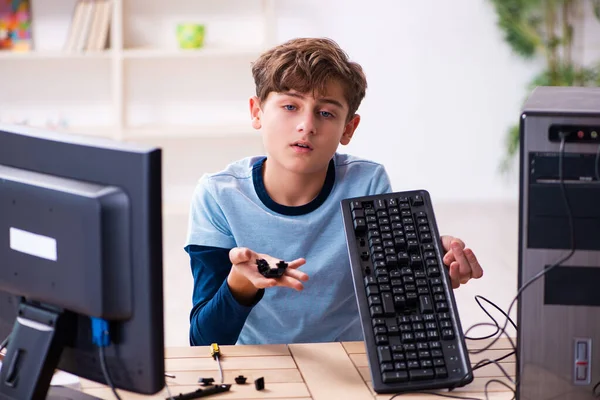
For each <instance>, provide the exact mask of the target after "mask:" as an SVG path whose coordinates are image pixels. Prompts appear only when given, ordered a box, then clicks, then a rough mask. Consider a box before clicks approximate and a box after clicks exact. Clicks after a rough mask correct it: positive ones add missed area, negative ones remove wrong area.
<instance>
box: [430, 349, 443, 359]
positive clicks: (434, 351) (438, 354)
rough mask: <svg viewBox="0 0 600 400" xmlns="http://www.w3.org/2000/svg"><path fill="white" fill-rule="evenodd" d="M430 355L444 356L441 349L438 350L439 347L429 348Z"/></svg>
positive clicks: (435, 356)
mask: <svg viewBox="0 0 600 400" xmlns="http://www.w3.org/2000/svg"><path fill="white" fill-rule="evenodd" d="M431 357H433V358H438V357H444V354H443V353H442V350H440V349H436V350H431Z"/></svg>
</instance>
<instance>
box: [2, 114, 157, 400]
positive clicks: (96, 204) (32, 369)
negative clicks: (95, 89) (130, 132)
mask: <svg viewBox="0 0 600 400" xmlns="http://www.w3.org/2000/svg"><path fill="white" fill-rule="evenodd" d="M161 168H162V166H161V150H160V149H158V148H153V147H143V146H139V145H134V144H128V143H123V142H117V141H112V140H108V139H101V138H91V137H86V136H79V135H71V134H64V133H58V132H52V131H48V130H42V129H34V128H30V127H24V126H14V125H2V124H0V341H2V340H3V339H4V338H6V337H8V335H9V334H10V340H9V342H8V347H7V354H6V357H5V358H4V362H3V367H2V369H1V370H0V398H9V399H11V398H14V399H17V398H18V399H25V398H45V397H46V396H47V395H48V393H52V392H51V391H50V392H49V385H50V381H51V378H52V375H53V373H54V371H55V369H56V368H59V369H61V370H64V371H67V372H69V373H72V374H75V375H78V376H80V377H83V378H86V379H90V380H93V381H97V382H101V383H107V382H106V379H105V373H104V372H103V368H102V362H101V361H103V360H102V357H99V355H100V354H101V352H100V347H99V345H102V343H101V341H103V340H104V339H107V336H105V335H104V333H106V332H107V333H108V334H109V339H110V342H109V343H108V345H107V346H106V347H103V348H102V350H103V352H104V357H103V358H104V361H105V366H106V368H105V370H106V371H107V372H108V377H109V379H110V380H112V383H113V384H114V386H115V387H116V388H120V389H124V390H128V391H132V392H136V393H143V394H153V393H156V392H158V391H159V390H161V389H162V388H163V387H164V384H165V378H164V338H163V295H162V294H163V284H162V279H163V271H162V212H161V203H162V201H161ZM92 322H94V324H96V323H98V325H96V327H98V326H99V327H100V329H99V330H97V329H96V330H95V329H93V327H92ZM104 323H107V326H108V329H107V330H106V329H105V328H102V325H103V324H104ZM93 334H95V337H93ZM94 340H95V341H96V343H94ZM48 396H49V395H48ZM69 397H70V398H89V397H87V396H86V395H84V394H83V393H79V394H78V395H75V394H74V393H71V394H69Z"/></svg>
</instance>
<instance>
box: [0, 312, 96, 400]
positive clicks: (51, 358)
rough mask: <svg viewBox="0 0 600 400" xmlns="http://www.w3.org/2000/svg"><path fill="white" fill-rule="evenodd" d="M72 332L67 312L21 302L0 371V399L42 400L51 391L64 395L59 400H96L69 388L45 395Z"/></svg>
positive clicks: (56, 399) (70, 319)
mask: <svg viewBox="0 0 600 400" xmlns="http://www.w3.org/2000/svg"><path fill="white" fill-rule="evenodd" d="M73 332H74V318H73V315H71V314H70V313H68V312H64V311H63V310H59V309H56V308H52V307H48V306H45V305H40V304H32V303H28V302H25V301H21V304H20V305H19V311H18V313H17V319H16V321H15V325H14V327H13V330H12V332H11V334H10V340H9V344H8V348H7V349H8V350H7V353H6V356H5V357H4V359H3V362H2V369H1V370H0V398H2V399H15V400H16V399H44V398H46V396H48V395H50V396H52V395H53V392H54V393H58V395H59V396H60V395H63V394H65V395H66V396H65V397H62V399H87V400H91V399H96V398H95V397H92V396H88V395H86V394H84V393H81V392H78V391H76V390H73V389H70V388H57V389H58V391H54V390H50V393H49V389H50V382H51V381H52V376H53V375H54V371H55V370H56V367H57V365H58V361H59V360H60V356H61V354H62V350H63V348H64V346H65V344H67V343H69V342H70V341H71V335H72V334H73ZM65 389H66V390H65ZM81 396H84V397H81ZM85 396H87V397H85ZM49 398H52V399H55V400H58V399H61V397H58V398H56V397H49Z"/></svg>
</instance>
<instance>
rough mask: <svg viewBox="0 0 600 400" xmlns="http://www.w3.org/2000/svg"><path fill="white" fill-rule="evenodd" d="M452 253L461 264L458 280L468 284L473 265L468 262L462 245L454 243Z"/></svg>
mask: <svg viewBox="0 0 600 400" xmlns="http://www.w3.org/2000/svg"><path fill="white" fill-rule="evenodd" d="M452 251H453V252H454V258H455V259H456V261H457V262H458V264H459V271H458V272H459V276H458V279H459V281H460V283H467V282H468V281H469V279H471V264H470V263H469V260H467V257H465V253H464V251H463V247H462V246H461V244H460V243H456V242H453V243H452Z"/></svg>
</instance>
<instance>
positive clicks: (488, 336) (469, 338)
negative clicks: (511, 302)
mask: <svg viewBox="0 0 600 400" xmlns="http://www.w3.org/2000/svg"><path fill="white" fill-rule="evenodd" d="M479 299H482V300H484V301H486V302H487V303H488V304H490V305H492V306H493V307H494V308H495V309H496V310H498V311H500V313H502V315H504V316H505V317H506V318H507V319H508V321H510V323H511V324H512V326H513V327H514V328H515V329H517V324H515V323H514V321H513V320H512V319H511V318H510V316H509V315H508V314H507V313H505V312H504V311H503V310H502V309H501V308H500V307H498V306H497V305H496V304H494V303H493V302H492V301H490V300H488V299H486V298H485V297H483V296H481V295H476V296H475V301H476V302H477V304H478V305H479V307H480V308H481V309H482V310H483V312H484V313H486V314H487V316H488V317H490V319H491V320H492V321H494V326H495V327H496V332H494V333H491V334H489V335H487V336H481V337H469V336H467V335H468V333H469V331H470V330H471V329H473V328H475V327H477V326H480V324H475V325H473V326H471V327H470V328H469V329H467V331H466V332H465V339H467V340H485V339H489V338H492V337H494V336H496V335H497V334H498V333H499V332H500V324H498V321H496V319H495V318H494V317H492V314H490V313H489V312H488V311H487V309H486V308H485V307H484V306H483V304H481V302H480V301H479ZM473 354H477V353H476V352H473Z"/></svg>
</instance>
